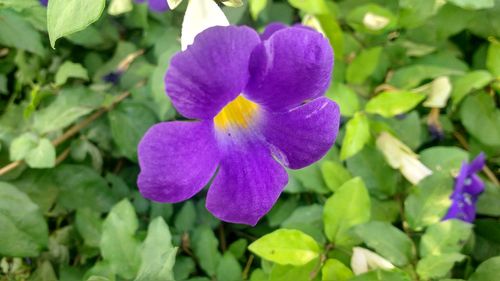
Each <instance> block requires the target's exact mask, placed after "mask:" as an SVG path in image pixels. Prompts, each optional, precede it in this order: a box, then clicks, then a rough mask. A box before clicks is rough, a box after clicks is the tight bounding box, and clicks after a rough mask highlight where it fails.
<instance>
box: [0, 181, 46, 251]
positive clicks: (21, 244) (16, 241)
mask: <svg viewBox="0 0 500 281" xmlns="http://www.w3.org/2000/svg"><path fill="white" fill-rule="evenodd" d="M0 225H1V226H2V231H0V241H2V243H0V255H3V256H14V257H36V256H38V255H39V254H40V252H41V250H42V249H43V248H45V247H46V246H47V243H48V236H49V233H48V229H47V223H46V222H45V219H44V218H43V216H42V213H41V212H40V209H39V208H38V206H37V205H35V204H34V203H33V202H32V201H31V200H30V199H29V197H28V196H27V195H26V194H24V193H23V192H21V191H19V190H18V189H17V188H16V187H14V186H13V185H10V184H8V183H4V182H0Z"/></svg>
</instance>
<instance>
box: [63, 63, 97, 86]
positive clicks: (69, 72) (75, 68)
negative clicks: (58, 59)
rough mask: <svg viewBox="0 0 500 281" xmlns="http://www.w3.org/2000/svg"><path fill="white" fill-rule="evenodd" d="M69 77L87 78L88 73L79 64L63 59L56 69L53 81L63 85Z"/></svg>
mask: <svg viewBox="0 0 500 281" xmlns="http://www.w3.org/2000/svg"><path fill="white" fill-rule="evenodd" d="M69 78H80V79H83V80H89V75H88V73H87V70H86V69H85V68H84V67H83V66H82V65H81V64H79V63H74V62H71V61H65V62H64V63H63V64H62V65H61V66H60V67H59V69H58V70H57V73H56V77H55V83H56V85H58V86H61V85H64V84H66V81H68V79H69Z"/></svg>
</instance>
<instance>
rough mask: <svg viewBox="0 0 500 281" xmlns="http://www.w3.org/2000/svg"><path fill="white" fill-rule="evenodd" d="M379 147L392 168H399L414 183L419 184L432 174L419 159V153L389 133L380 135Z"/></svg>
mask: <svg viewBox="0 0 500 281" xmlns="http://www.w3.org/2000/svg"><path fill="white" fill-rule="evenodd" d="M377 148H378V149H379V150H380V151H382V154H384V158H385V160H386V161H387V163H389V165H390V166H391V167H392V168H394V169H399V170H400V171H401V174H403V176H404V177H405V178H406V179H407V180H408V181H409V182H411V183H412V184H417V183H418V182H419V181H421V180H422V179H423V178H425V177H427V176H428V175H430V174H432V171H431V170H430V169H429V168H427V167H426V166H425V165H424V164H422V162H420V161H419V160H418V155H417V154H415V153H414V152H413V151H412V150H411V149H410V148H409V147H408V146H406V145H405V144H404V143H402V142H401V141H400V140H398V139H397V138H395V137H394V136H392V135H391V134H389V133H386V132H382V133H381V134H380V135H379V136H378V138H377Z"/></svg>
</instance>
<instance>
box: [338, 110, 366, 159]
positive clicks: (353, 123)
mask: <svg viewBox="0 0 500 281" xmlns="http://www.w3.org/2000/svg"><path fill="white" fill-rule="evenodd" d="M370 139H371V135H370V123H369V122H368V118H367V117H366V115H365V114H364V113H361V112H358V113H356V114H355V115H354V117H353V118H352V119H351V120H349V122H347V125H346V132H345V136H344V140H343V145H342V148H341V150H340V159H341V160H345V159H347V158H349V157H351V156H353V155H355V154H356V153H358V152H359V151H360V150H362V149H363V147H364V146H365V144H366V143H368V142H369V141H370Z"/></svg>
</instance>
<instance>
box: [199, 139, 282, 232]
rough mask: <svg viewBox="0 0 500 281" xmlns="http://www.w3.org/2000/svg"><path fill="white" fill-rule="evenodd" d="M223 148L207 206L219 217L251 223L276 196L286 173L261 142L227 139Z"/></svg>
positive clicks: (260, 215)
mask: <svg viewBox="0 0 500 281" xmlns="http://www.w3.org/2000/svg"><path fill="white" fill-rule="evenodd" d="M223 150H224V152H223V154H222V160H221V162H220V168H219V173H218V174H217V175H216V176H215V179H214V181H213V183H212V186H211V187H210V188H209V190H208V195H207V204H206V205H207V209H208V210H209V211H210V212H211V213H212V214H214V215H215V216H216V217H218V218H219V219H221V220H223V221H227V222H232V223H242V224H249V225H255V224H257V222H258V221H259V219H260V218H261V217H262V216H264V215H265V214H266V213H267V212H269V210H270V209H271V208H272V206H273V205H274V203H275V202H276V200H278V197H279V195H280V193H281V191H282V190H283V189H284V187H285V185H286V184H287V182H288V175H287V173H286V171H285V169H284V168H283V167H282V166H281V165H280V164H279V163H278V162H276V161H275V160H274V159H273V157H272V156H271V153H270V152H269V150H268V149H267V147H265V145H264V144H261V143H255V142H247V143H243V141H241V140H238V141H236V142H230V141H228V142H227V143H226V144H223Z"/></svg>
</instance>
